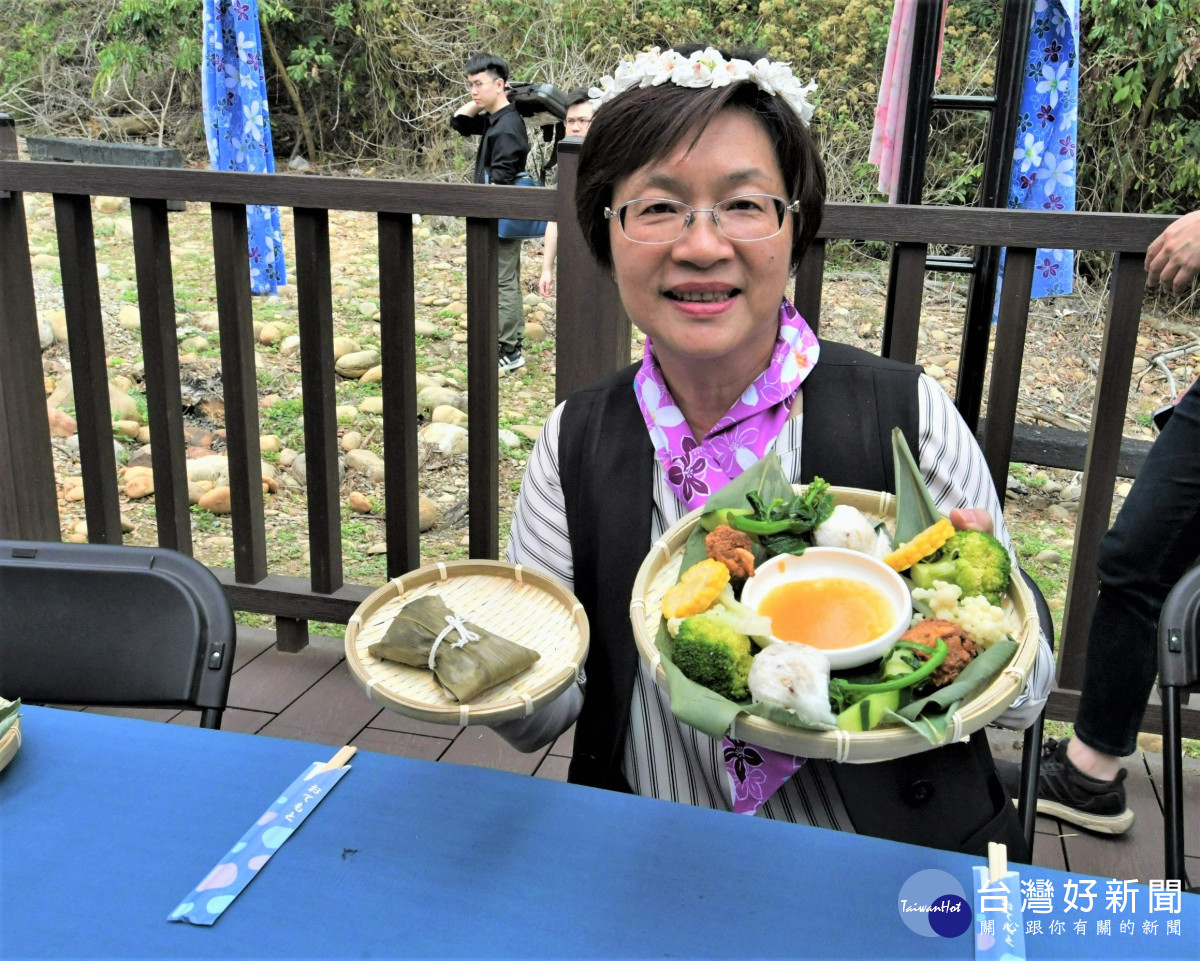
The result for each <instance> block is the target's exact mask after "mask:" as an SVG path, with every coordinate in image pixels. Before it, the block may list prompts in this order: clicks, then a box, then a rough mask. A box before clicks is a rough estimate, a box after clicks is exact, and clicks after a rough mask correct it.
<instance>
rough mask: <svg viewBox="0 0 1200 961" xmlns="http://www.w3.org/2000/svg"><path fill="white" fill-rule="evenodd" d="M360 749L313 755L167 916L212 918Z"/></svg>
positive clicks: (206, 922) (198, 920)
mask: <svg viewBox="0 0 1200 961" xmlns="http://www.w3.org/2000/svg"><path fill="white" fill-rule="evenodd" d="M356 750H358V749H357V748H354V747H349V746H347V747H344V748H342V749H341V750H340V751H338V752H337V754H335V755H334V756H333V757H332V758H330V760H328V761H326V762H325V763H321V762H320V761H314V762H313V763H312V764H310V765H309V766H308V768H306V769H305V771H304V773H303V774H301V775H300V776H299V777H298V778H296V780H294V781H293V782H292V783H291V784H289V785H288V786H287V787H286V788H285V789H284V791H283V793H282V794H280V795H279V797H278V798H277V799H276V801H275V803H274V804H272V805H271V806H270V807H269V808H267V810H266V811H265V812H264V813H263V815H262V817H260V818H259V819H258V820H257V821H255V822H254V824H253V826H252V827H251V828H250V830H248V831H247V832H246V833H245V834H243V835H242V839H241V840H240V841H238V843H237V844H235V845H234V846H233V847H232V848H230V849H229V852H228V853H227V854H226V855H225V856H224V857H223V858H221V860H220V861H219V862H218V864H217V866H216V867H215V868H213V869H212V870H211V871H210V872H209V873H208V876H207V877H206V878H205V879H204V880H203V881H201V882H200V883H199V884H198V885H196V887H195V889H194V890H192V892H191V893H190V894H188V896H187V897H185V898H184V899H183V901H182V902H180V904H179V906H178V907H177V908H176V909H175V910H174V911H172V912H171V914H170V915H169V916H168V917H167V920H168V921H186V922H187V923H188V924H203V925H209V924H213V923H214V922H215V921H216V920H217V918H219V917H220V916H221V912H222V911H224V910H225V909H226V908H227V907H229V905H230V904H232V903H233V900H234V898H236V897H237V896H238V895H239V894H241V893H242V890H243V889H244V888H245V887H246V885H247V884H249V883H250V882H251V881H252V880H254V878H255V877H256V876H257V875H258V873H259V872H260V871H261V870H262V868H263V865H265V864H266V863H267V862H268V861H269V860H270V859H271V855H272V854H274V853H275V852H276V851H278V850H279V848H280V847H281V846H282V845H283V842H284V841H286V840H287V839H288V838H290V837H291V836H292V834H293V833H295V831H296V828H298V827H299V826H300V825H301V824H302V823H303V822H304V819H305V818H306V817H308V815H309V814H310V813H312V810H313V808H315V807H316V806H317V805H318V804H320V803H321V801H322V799H323V798H324V797H325V795H326V794H328V793H329V791H330V790H331V789H332V788H333V786H334V785H335V784H337V782H338V781H340V780H341V779H342V778H343V777H344V776H345V775H346V774H347V773H349V771H350V768H349V767H347V766H346V762H347V761H348V760H350V758H351V757H352V756H353V755H354V752H355V751H356Z"/></svg>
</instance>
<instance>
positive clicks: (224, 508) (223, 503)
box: [199, 487, 233, 514]
mask: <svg viewBox="0 0 1200 961" xmlns="http://www.w3.org/2000/svg"><path fill="white" fill-rule="evenodd" d="M199 506H200V507H201V508H202V509H203V510H206V511H208V512H209V513H211V514H228V513H230V512H231V511H232V510H233V492H232V491H231V490H230V489H229V488H228V487H214V488H213V489H212V490H210V491H208V492H207V493H206V494H204V495H202V496H201V498H200V501H199Z"/></svg>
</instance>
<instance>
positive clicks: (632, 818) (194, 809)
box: [0, 708, 1200, 959]
mask: <svg viewBox="0 0 1200 961" xmlns="http://www.w3.org/2000/svg"><path fill="white" fill-rule="evenodd" d="M22 727H23V734H24V744H23V746H22V748H21V750H20V751H19V752H18V753H17V755H16V757H15V758H14V759H13V761H12V762H11V763H10V764H9V766H8V767H7V768H6V769H5V770H3V771H0V957H3V958H5V959H18V958H20V959H25V958H140V959H155V958H239V959H247V958H280V959H290V958H323V959H331V958H349V957H373V958H432V957H440V958H450V957H455V958H549V957H555V958H641V957H666V956H670V957H686V958H695V957H729V958H738V959H749V958H768V957H793V958H805V957H813V958H818V957H819V958H873V959H874V958H951V957H952V958H963V959H967V958H972V957H973V953H974V952H973V943H972V935H971V934H967V933H964V934H961V935H959V936H958V937H942V936H938V935H936V934H934V933H932V932H930V933H929V934H921V933H918V932H917V931H916V930H914V929H913V928H912V927H911V926H910V925H909V924H907V923H906V922H905V921H904V919H903V916H902V914H901V912H900V898H901V896H902V895H903V894H904V893H905V892H917V893H918V894H919V893H920V890H921V886H920V884H918V881H919V880H920V878H918V874H919V873H920V872H929V871H932V872H941V874H942V875H943V876H948V877H949V879H950V881H952V882H957V883H959V884H961V885H962V887H963V888H964V889H966V891H967V892H968V898H969V897H970V895H969V892H970V891H971V888H972V879H971V868H972V866H973V865H977V864H981V863H983V862H982V860H981V859H978V858H970V857H966V856H963V855H956V854H949V853H947V852H942V851H934V850H930V849H927V848H919V847H915V846H911V845H903V844H895V843H892V842H888V841H879V840H875V839H871V838H865V837H857V836H854V835H846V834H839V833H836V832H831V831H823V830H819V829H816V828H810V827H806V826H800V825H794V824H782V823H778V822H773V821H769V820H766V819H763V818H757V817H746V816H741V815H736V814H730V813H726V812H718V811H711V810H700V809H697V808H691V807H687V806H685V805H679V804H673V803H670V802H666V801H655V800H649V799H645V798H638V797H631V796H626V795H619V794H614V793H612V792H607V791H600V790H595V789H590V788H582V787H577V786H574V785H568V784H559V783H555V782H550V781H545V780H542V779H539V778H529V777H521V776H518V775H514V774H507V773H502V772H496V771H490V770H486V769H480V768H471V767H465V766H459V765H454V764H446V763H439V764H435V763H431V762H424V761H416V760H411V759H407V758H401V757H392V756H388V755H382V754H374V753H371V752H365V751H360V752H359V753H358V754H357V755H356V756H355V757H354V758H353V759H352V760H351V761H350V771H349V773H347V774H346V775H345V777H343V778H342V779H341V781H340V782H339V783H338V785H337V787H336V788H335V789H333V790H332V791H331V792H330V793H329V795H328V797H326V798H325V800H324V801H323V802H322V804H321V805H320V806H319V807H318V808H316V810H314V811H313V813H312V814H311V815H310V816H309V817H308V818H307V820H305V821H304V823H303V824H302V825H301V826H300V828H299V829H298V830H297V831H296V833H295V836H294V837H292V838H291V839H290V840H289V841H288V843H287V844H285V845H283V846H282V847H281V848H280V849H279V850H278V851H277V852H276V854H275V855H274V856H273V857H272V858H271V860H270V862H269V864H267V865H266V866H265V867H264V868H263V869H262V872H261V874H260V875H259V876H258V877H256V878H255V879H254V881H253V883H251V884H250V885H249V886H248V887H247V888H246V889H245V890H244V891H243V892H242V893H241V894H240V895H239V896H238V897H237V899H236V900H235V901H234V902H233V903H232V904H231V905H230V906H229V907H228V909H227V910H226V911H225V913H224V914H223V915H222V916H221V917H220V918H219V919H218V921H217V922H216V924H215V925H213V926H212V927H197V926H192V925H184V924H178V923H170V922H168V921H167V920H166V918H167V914H168V913H169V912H170V911H171V910H172V908H174V906H175V905H176V904H177V903H178V901H179V898H180V897H181V896H182V895H183V894H184V893H185V892H187V891H189V890H190V889H191V888H193V887H194V886H195V885H196V883H197V881H199V880H200V879H201V878H203V877H204V875H205V874H206V872H208V871H209V870H210V869H211V868H212V867H213V865H214V864H215V863H216V862H217V859H218V858H220V857H221V855H222V854H223V853H224V852H225V851H227V850H228V848H229V846H230V844H231V843H232V842H233V841H236V840H237V839H238V838H239V837H240V836H241V835H242V834H243V832H244V831H245V830H246V828H247V827H248V826H249V825H250V824H251V823H253V822H254V820H255V819H256V818H257V817H259V815H260V814H261V813H262V812H263V810H264V807H265V805H266V804H268V803H269V802H270V801H271V800H273V799H274V797H275V795H276V793H277V792H279V791H280V790H281V789H282V788H284V787H285V786H286V785H288V784H289V783H290V782H291V781H292V780H293V779H294V778H295V777H296V775H297V773H298V772H299V771H302V770H303V769H304V768H305V767H306V766H307V765H308V764H310V763H311V762H312V761H316V760H320V761H325V760H328V759H329V758H330V757H331V756H332V754H333V752H334V750H335V747H332V746H328V745H317V744H310V743H306V742H302V741H286V740H277V739H274V738H268V737H263V736H256V735H242V734H233V733H230V732H224V731H211V730H204V729H198V728H190V727H186V726H182V725H175V724H161V723H156V722H150V721H135V720H129V719H125V718H110V717H105V716H101V715H95V714H85V713H79V712H74V711H65V710H53V709H48V708H42V709H38V708H26V709H25V715H24V717H23V718H22ZM1024 870H1025V871H1027V872H1028V880H1029V881H1030V882H1031V883H1032V884H1036V887H1034V888H1031V889H1030V896H1031V897H1033V898H1034V901H1033V902H1031V904H1030V906H1027V907H1026V908H1025V917H1026V919H1027V920H1028V919H1030V918H1036V919H1037V920H1038V921H1039V922H1040V925H1041V928H1042V931H1043V933H1042V934H1038V935H1035V934H1027V936H1026V939H1025V940H1026V945H1027V948H1028V951H1029V957H1030V958H1031V959H1032V958H1037V957H1043V958H1066V957H1080V958H1185V957H1194V955H1195V945H1196V939H1197V936H1198V935H1200V898H1196V897H1195V896H1192V895H1182V896H1181V897H1180V896H1178V895H1177V896H1176V898H1177V899H1179V900H1181V903H1180V905H1179V907H1178V909H1177V910H1176V911H1174V912H1171V911H1167V910H1162V909H1160V910H1158V911H1151V904H1150V900H1149V897H1148V896H1149V893H1150V892H1149V891H1148V890H1147V888H1146V887H1145V885H1144V884H1142V885H1135V884H1130V885H1128V888H1129V889H1130V890H1131V891H1132V892H1133V893H1132V894H1131V895H1127V900H1128V899H1129V898H1132V899H1133V900H1134V903H1133V904H1132V905H1129V904H1126V905H1125V906H1124V907H1123V908H1120V909H1116V908H1111V907H1109V906H1108V905H1107V904H1106V903H1105V896H1104V894H1103V892H1104V891H1105V889H1106V887H1107V885H1108V879H1089V878H1086V877H1083V876H1080V875H1068V874H1065V873H1063V872H1060V871H1053V870H1050V869H1047V868H1027V869H1024ZM943 880H944V878H943ZM1089 880H1090V881H1092V882H1094V885H1095V890H1096V892H1098V893H1099V894H1100V896H1099V897H1098V898H1097V899H1096V901H1095V903H1093V905H1092V912H1091V913H1088V914H1087V915H1086V918H1087V919H1088V921H1089V922H1090V923H1089V929H1090V930H1089V931H1088V932H1087V933H1085V934H1081V933H1079V932H1078V931H1077V930H1075V929H1074V925H1075V923H1076V921H1077V920H1078V919H1079V916H1080V912H1079V910H1078V907H1076V908H1075V909H1067V908H1065V907H1064V905H1065V901H1064V897H1065V896H1073V897H1076V900H1077V901H1078V893H1079V891H1078V886H1079V885H1080V884H1081V883H1082V882H1086V881H1089ZM1070 884H1074V885H1076V888H1075V889H1074V890H1072V889H1071V888H1070V887H1069V886H1068V885H1070ZM1124 889H1125V886H1124V885H1122V890H1124ZM1047 905H1049V910H1047V911H1046V912H1045V913H1038V912H1041V911H1042V909H1043V907H1045V906H1047ZM1100 919H1106V920H1108V921H1109V922H1110V925H1111V933H1110V934H1109V935H1102V934H1098V933H1096V930H1095V927H1096V925H1095V922H1096V921H1098V920H1100ZM1055 921H1059V922H1062V923H1063V924H1064V925H1065V929H1064V930H1063V931H1061V932H1059V933H1052V932H1051V924H1052V923H1053V922H1055ZM1169 921H1173V922H1176V923H1177V924H1178V926H1179V929H1180V933H1179V934H1178V935H1175V934H1169V933H1168V932H1167V923H1168V922H1169ZM1124 923H1128V925H1130V926H1132V927H1134V928H1135V930H1134V931H1133V932H1132V933H1123V932H1122V931H1121V930H1120V926H1121V925H1122V924H1124ZM1151 923H1153V924H1156V925H1157V931H1156V933H1151V932H1150V930H1149V928H1148V927H1145V925H1148V924H1151Z"/></svg>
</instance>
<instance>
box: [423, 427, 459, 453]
mask: <svg viewBox="0 0 1200 961" xmlns="http://www.w3.org/2000/svg"><path fill="white" fill-rule="evenodd" d="M417 440H419V441H420V442H421V443H423V444H428V445H429V446H430V447H435V448H437V450H439V451H441V452H442V453H443V454H465V453H466V452H467V432H466V431H465V430H464V429H463V428H461V427H455V426H454V425H453V424H426V425H425V426H424V427H422V428H421V429H420V430H419V431H418V432H417Z"/></svg>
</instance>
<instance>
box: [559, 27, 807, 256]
mask: <svg viewBox="0 0 1200 961" xmlns="http://www.w3.org/2000/svg"><path fill="white" fill-rule="evenodd" d="M674 49H675V50H676V52H678V53H679V54H681V55H683V56H689V55H690V54H691V53H692V52H693V51H695V50H703V49H705V48H704V46H703V45H698V46H687V47H675V48H674ZM721 54H722V56H724V57H725V58H726V59H733V58H735V57H736V58H738V59H742V60H748V61H749V62H750V63H754V62H756V61H757V60H758V59H759V57H760V56H761V54H759V53H758V52H756V51H741V50H735V51H733V53H732V54H729V53H726V52H725V51H721ZM729 109H736V110H744V111H745V112H746V113H748V114H750V115H751V116H753V117H754V118H755V119H756V120H757V121H758V122H759V123H760V124H762V126H763V129H764V130H765V132H766V134H767V136H768V137H769V138H770V141H771V144H772V146H774V148H775V159H776V160H777V161H778V163H779V170H780V172H781V173H782V174H783V179H784V183H785V185H786V188H787V198H786V199H787V200H789V201H792V200H799V201H800V210H799V212H798V213H797V214H796V215H795V216H794V217H793V223H794V227H793V230H792V259H791V264H792V269H793V270H795V269H796V267H798V266H799V264H800V260H801V258H802V257H803V256H804V252H805V251H806V250H807V249H808V245H809V244H810V243H812V240H813V238H814V237H815V236H816V234H817V231H818V230H819V229H820V226H821V218H822V215H823V214H824V211H825V165H824V163H822V161H821V155H820V153H819V152H818V150H817V145H816V142H815V141H814V140H813V138H812V135H811V134H810V133H809V131H808V127H806V126H805V124H804V121H802V120H801V119H800V115H799V114H797V113H796V111H795V110H793V109H792V107H791V106H790V105H789V104H788V103H787V101H785V100H784V99H783V98H782V97H777V96H774V95H772V94H769V93H767V92H766V91H765V90H763V89H762V88H761V87H759V86H757V85H756V84H755V83H754V82H753V81H750V80H743V81H740V82H736V83H731V84H728V85H726V86H724V87H699V88H696V87H679V86H676V85H675V84H673V83H664V84H661V85H659V86H654V87H634V88H632V89H630V90H626V91H625V92H623V93H621V94H619V95H618V96H616V97H614V98H613V99H612V100H610V101H608V102H607V103H605V104H603V105H602V106H601V107H600V109H599V110H597V111H596V117H595V119H594V120H593V121H592V125H591V127H590V129H589V130H588V135H587V139H586V140H584V142H583V149H582V150H581V151H580V155H579V178H578V180H577V181H576V184H575V213H576V216H577V217H578V218H579V227H580V229H581V230H582V231H583V236H584V238H585V239H586V240H587V244H588V247H589V249H590V250H591V251H592V255H593V256H594V257H595V258H596V260H598V261H599V262H600V264H601V265H602V266H603V267H605V268H609V269H611V267H612V247H611V245H610V243H609V225H608V221H607V220H606V219H605V217H604V208H605V207H608V206H610V205H611V203H612V196H613V187H614V185H615V184H617V183H618V182H619V181H621V180H623V179H625V178H626V177H629V176H630V175H632V174H633V173H634V172H635V171H637V170H639V169H641V168H642V167H644V166H645V165H646V164H648V163H652V162H654V161H656V160H662V159H663V158H665V157H667V156H669V155H670V153H671V152H672V151H673V150H674V149H675V148H676V147H677V146H678V145H679V144H680V143H682V142H683V141H684V140H685V139H687V138H689V137H690V138H691V141H692V143H695V141H696V140H697V139H698V138H699V136H700V134H701V132H702V131H703V130H704V128H705V127H707V126H708V124H709V123H711V122H712V120H713V119H714V118H715V117H716V116H717V114H719V113H720V112H721V111H722V110H729Z"/></svg>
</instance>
